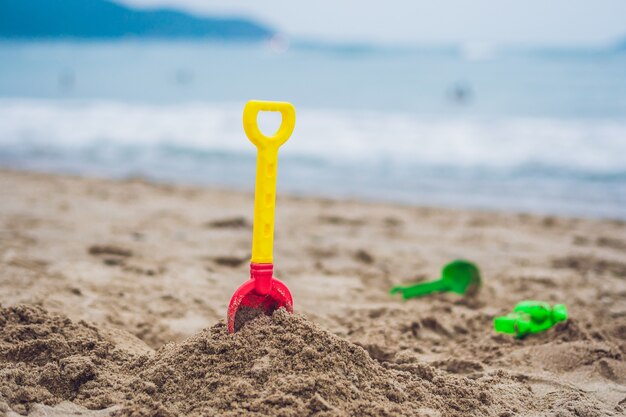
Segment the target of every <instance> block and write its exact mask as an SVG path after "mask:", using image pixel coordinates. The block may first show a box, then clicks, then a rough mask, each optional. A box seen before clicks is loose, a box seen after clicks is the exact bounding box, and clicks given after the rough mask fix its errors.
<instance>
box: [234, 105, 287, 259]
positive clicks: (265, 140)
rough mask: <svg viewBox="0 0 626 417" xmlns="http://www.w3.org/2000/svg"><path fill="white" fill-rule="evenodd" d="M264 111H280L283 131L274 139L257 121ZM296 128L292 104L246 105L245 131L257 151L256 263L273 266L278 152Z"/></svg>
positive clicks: (254, 234)
mask: <svg viewBox="0 0 626 417" xmlns="http://www.w3.org/2000/svg"><path fill="white" fill-rule="evenodd" d="M260 111H276V112H280V114H281V115H282V121H281V124H280V127H279V128H278V131H277V132H276V133H275V134H274V135H273V136H266V135H264V134H263V133H262V132H261V130H260V129H259V125H258V122H257V117H258V115H259V112H260ZM295 125H296V110H295V108H294V107H293V105H292V104H290V103H285V102H278V101H259V100H251V101H248V102H247V103H246V106H245V107H244V110H243V129H244V131H245V132H246V135H247V136H248V139H250V142H252V143H253V144H254V145H255V146H256V147H257V160H256V184H255V191H254V226H253V230H252V260H251V261H252V262H253V263H257V264H269V263H272V262H273V246H274V209H275V206H276V172H277V168H278V148H279V147H280V146H281V145H282V144H283V143H285V142H286V141H287V139H289V137H290V136H291V133H292V132H293V129H294V127H295Z"/></svg>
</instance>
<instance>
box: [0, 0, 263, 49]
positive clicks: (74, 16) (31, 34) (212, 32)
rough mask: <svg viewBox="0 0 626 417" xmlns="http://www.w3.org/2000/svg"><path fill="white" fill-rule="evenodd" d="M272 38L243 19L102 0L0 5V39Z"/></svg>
mask: <svg viewBox="0 0 626 417" xmlns="http://www.w3.org/2000/svg"><path fill="white" fill-rule="evenodd" d="M272 34H273V31H272V30H271V29H269V28H267V27H265V26H263V25H260V24H258V23H255V22H252V21H250V20H246V19H237V18H232V19H220V18H205V17H196V16H192V15H189V14H186V13H182V12H178V11H174V10H167V9H160V10H136V9H131V8H128V7H126V6H123V5H121V4H118V3H113V2H111V1H107V0H0V38H88V39H107V38H122V37H135V38H212V39H224V40H225V39H232V40H261V39H266V38H268V37H270V36H272Z"/></svg>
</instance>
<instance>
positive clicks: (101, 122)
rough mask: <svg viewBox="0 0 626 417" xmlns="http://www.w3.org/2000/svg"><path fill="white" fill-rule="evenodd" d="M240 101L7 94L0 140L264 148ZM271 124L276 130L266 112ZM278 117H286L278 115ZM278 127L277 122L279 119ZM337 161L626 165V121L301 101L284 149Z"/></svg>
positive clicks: (60, 146) (46, 145)
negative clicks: (247, 133) (249, 128)
mask: <svg viewBox="0 0 626 417" xmlns="http://www.w3.org/2000/svg"><path fill="white" fill-rule="evenodd" d="M240 107H241V106H235V105H232V104H226V105H219V106H217V105H209V104H204V103H186V104H177V105H173V104H169V105H153V104H129V103H121V102H106V101H51V100H23V99H4V100H0V146H2V147H3V148H4V150H5V151H4V153H5V154H6V151H7V149H13V150H16V149H19V150H21V152H28V151H29V150H37V151H42V150H44V151H45V150H54V151H55V152H63V151H69V150H74V151H75V150H76V149H83V148H89V147H92V146H96V145H102V144H107V145H109V146H123V147H131V148H134V149H144V150H146V151H148V150H149V149H150V148H154V147H156V146H163V145H169V146H174V147H177V148H185V149H188V150H190V151H193V150H198V151H205V152H206V151H216V152H232V153H246V154H252V153H254V149H253V148H252V146H251V144H250V143H248V142H247V141H246V140H245V137H244V134H243V130H242V127H241V110H242V109H241V108H240ZM260 122H261V124H262V127H265V128H266V129H267V128H268V123H267V121H266V120H265V119H262V120H261V121H260ZM274 125H277V121H276V120H274ZM274 127H276V126H274ZM281 152H283V154H284V155H285V156H287V155H291V156H303V157H308V158H315V159H318V158H319V159H322V160H327V161H331V162H347V163H360V162H362V163H372V162H374V163H375V162H377V161H384V162H387V163H391V164H393V163H398V164H419V165H423V166H454V167H461V168H462V167H477V168H487V169H490V168H495V169H508V168H516V167H520V166H542V167H547V168H555V169H567V170H569V171H572V172H577V171H581V172H590V173H599V174H606V173H623V172H626V160H625V159H624V157H623V155H625V154H626V123H624V122H619V121H611V120H597V119H595V120H594V119H592V120H584V121H581V120H555V119H536V118H535V119H532V118H507V119H492V120H490V119H476V118H474V119H470V118H452V117H447V118H441V117H440V118H423V117H419V116H415V115H410V114H389V113H382V112H380V113H378V112H350V111H328V110H314V109H306V108H300V109H298V121H297V127H296V131H295V133H294V139H293V140H291V141H290V142H289V143H288V144H287V145H286V146H285V147H284V149H282V150H281Z"/></svg>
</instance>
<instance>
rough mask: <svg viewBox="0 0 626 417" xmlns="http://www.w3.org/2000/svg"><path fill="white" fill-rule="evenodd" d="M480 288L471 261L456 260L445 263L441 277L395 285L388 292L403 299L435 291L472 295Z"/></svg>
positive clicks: (476, 269)
mask: <svg viewBox="0 0 626 417" xmlns="http://www.w3.org/2000/svg"><path fill="white" fill-rule="evenodd" d="M479 288H480V272H479V271H478V268H477V267H476V265H474V264H473V263H471V262H468V261H463V260H456V261H453V262H450V263H449V264H447V265H446V266H445V267H444V268H443V270H442V271H441V278H440V279H438V280H435V281H430V282H424V283H420V284H415V285H408V286H402V285H397V286H395V287H393V288H392V289H391V291H390V292H389V293H390V294H391V295H394V294H396V293H401V294H402V298H404V299H405V300H406V299H408V298H413V297H421V296H423V295H428V294H432V293H437V292H447V291H451V292H455V293H457V294H466V295H473V294H475V293H476V292H477V291H478V289H479Z"/></svg>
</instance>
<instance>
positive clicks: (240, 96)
mask: <svg viewBox="0 0 626 417" xmlns="http://www.w3.org/2000/svg"><path fill="white" fill-rule="evenodd" d="M248 99H266V100H280V101H290V102H292V103H293V104H294V105H295V107H296V111H297V123H296V129H295V131H294V134H293V136H292V138H291V139H290V140H289V142H287V143H286V144H285V146H284V147H283V148H281V155H280V167H279V179H278V183H279V192H290V193H295V194H302V195H316V196H328V197H341V198H346V197H347V198H359V199H368V200H375V201H379V200H382V201H393V202H400V203H408V204H420V205H429V206H447V207H466V208H479V209H489V210H492V209H493V210H510V211H524V212H535V213H544V214H564V215H574V216H584V217H610V218H620V219H626V158H625V156H626V52H618V51H612V50H610V49H596V50H592V49H572V48H570V49H562V48H561V49H559V48H552V49H549V48H543V49H537V48H522V47H516V48H513V47H508V48H497V47H494V46H489V45H468V46H466V47H449V46H421V47H374V46H367V45H345V46H336V45H335V46H333V45H319V44H312V43H297V42H296V43H293V44H291V45H287V44H286V43H276V42H274V43H271V44H238V43H222V44H220V43H204V42H200V41H194V42H156V41H152V42H142V41H132V40H129V41H117V42H0V167H7V168H12V169H28V170H36V171H43V172H62V173H75V174H85V175H98V176H105V177H113V178H125V177H131V176H132V177H136V176H141V177H146V178H150V179H153V180H157V181H165V182H174V183H194V184H209V185H216V186H223V187H234V188H238V189H252V187H253V184H254V163H255V149H254V147H253V145H252V144H251V143H250V142H249V141H248V140H247V139H246V137H245V134H244V132H243V129H242V126H241V115H242V110H243V106H244V104H245V102H246V101H247V100H248ZM263 116H267V117H261V119H260V120H259V123H260V124H261V125H262V128H263V130H264V131H266V132H269V133H271V131H272V130H275V129H276V128H277V126H278V124H279V123H280V119H279V117H277V116H275V115H263Z"/></svg>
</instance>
